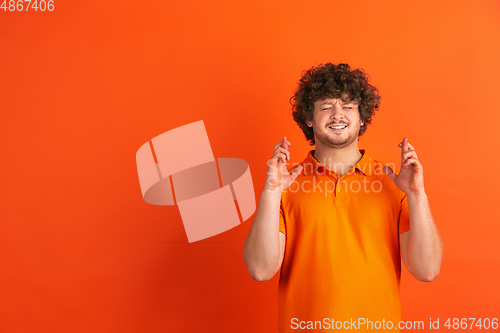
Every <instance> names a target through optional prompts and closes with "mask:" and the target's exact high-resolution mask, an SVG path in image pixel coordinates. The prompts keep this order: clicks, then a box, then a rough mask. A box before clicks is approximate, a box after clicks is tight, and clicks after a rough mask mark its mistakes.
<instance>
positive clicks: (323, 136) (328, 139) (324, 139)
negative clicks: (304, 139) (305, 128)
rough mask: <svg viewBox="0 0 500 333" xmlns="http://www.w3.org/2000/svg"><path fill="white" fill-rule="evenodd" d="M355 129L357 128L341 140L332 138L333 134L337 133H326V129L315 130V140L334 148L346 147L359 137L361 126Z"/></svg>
mask: <svg viewBox="0 0 500 333" xmlns="http://www.w3.org/2000/svg"><path fill="white" fill-rule="evenodd" d="M354 130H355V132H354V134H351V135H349V136H347V137H346V138H345V139H344V140H341V141H339V140H332V136H335V134H330V135H328V133H325V132H324V131H323V132H320V131H315V132H314V135H315V136H316V138H315V141H316V142H318V141H319V142H321V144H323V145H324V146H326V147H330V148H334V149H342V148H345V147H349V146H350V145H351V144H352V143H353V142H354V141H356V140H357V139H358V136H359V135H358V133H359V127H358V128H357V129H356V128H355V129H354ZM316 133H319V135H317V134H316Z"/></svg>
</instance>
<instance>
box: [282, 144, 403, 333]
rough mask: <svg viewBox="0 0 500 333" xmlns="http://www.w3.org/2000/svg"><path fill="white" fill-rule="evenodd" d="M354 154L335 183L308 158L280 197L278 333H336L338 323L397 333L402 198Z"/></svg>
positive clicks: (375, 167) (378, 170)
mask: <svg viewBox="0 0 500 333" xmlns="http://www.w3.org/2000/svg"><path fill="white" fill-rule="evenodd" d="M360 152H361V153H362V154H363V157H362V158H361V160H360V161H359V162H358V163H357V164H356V165H355V167H354V168H352V169H351V170H349V172H347V173H346V174H344V175H343V176H342V177H340V178H339V176H338V174H337V173H335V172H334V171H331V170H329V169H328V168H326V167H324V166H323V165H321V164H320V163H319V162H318V161H317V160H316V159H315V158H314V156H313V154H314V150H311V151H310V152H309V154H308V155H307V157H306V159H305V160H304V162H302V165H303V167H304V169H303V171H302V173H301V174H300V175H299V176H298V177H297V178H296V179H295V182H294V183H292V185H290V187H289V188H287V189H286V190H285V191H283V193H282V195H281V211H280V226H279V228H280V232H282V233H284V234H286V247H285V254H284V257H283V264H282V266H281V274H280V281H279V291H278V299H279V331H280V332H297V331H300V330H301V329H304V330H307V331H311V330H313V331H314V330H320V328H321V329H323V330H330V329H332V327H334V326H335V325H337V326H336V327H335V329H337V330H338V329H339V328H341V326H340V323H337V321H340V322H341V323H342V325H343V326H342V327H343V328H344V329H345V328H349V330H350V331H352V330H354V329H355V330H356V331H358V332H362V331H365V330H366V329H367V328H368V329H369V330H370V331H383V327H382V325H383V326H384V327H386V328H387V327H388V325H389V324H388V323H387V321H392V323H393V325H394V326H393V328H392V329H391V330H390V331H391V332H397V331H398V330H397V329H395V328H396V327H397V325H398V323H399V320H400V315H401V308H400V301H399V283H400V275H401V257H400V253H399V237H398V236H399V234H401V233H403V232H405V231H408V230H409V215H408V206H407V202H406V195H405V194H404V193H403V192H402V191H400V190H399V189H398V188H397V187H396V185H394V183H393V182H392V181H391V179H390V178H389V177H388V176H387V175H386V174H385V173H384V171H383V169H382V168H383V166H384V164H382V163H380V162H377V161H375V160H373V159H372V158H371V157H370V156H368V154H367V153H366V152H365V151H364V150H360ZM393 169H394V167H393ZM360 318H364V321H365V322H366V325H365V324H363V325H362V326H361V323H362V322H363V320H361V321H359V320H358V319H360ZM332 320H333V321H332ZM370 321H371V322H372V324H371V325H370ZM376 321H379V322H380V325H381V326H380V328H379V329H377V328H376V327H377V326H378V324H377V323H376ZM320 323H321V324H320ZM329 325H330V326H329ZM353 325H354V326H353ZM373 325H375V326H373ZM346 326H350V327H346ZM372 326H373V329H372Z"/></svg>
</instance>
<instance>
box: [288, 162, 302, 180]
mask: <svg viewBox="0 0 500 333" xmlns="http://www.w3.org/2000/svg"><path fill="white" fill-rule="evenodd" d="M301 172H302V165H300V164H299V165H297V166H296V167H295V168H294V169H293V170H292V173H291V174H290V176H292V178H293V179H295V178H297V176H298V175H300V173H301Z"/></svg>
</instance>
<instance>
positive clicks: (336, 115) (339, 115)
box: [330, 103, 344, 121]
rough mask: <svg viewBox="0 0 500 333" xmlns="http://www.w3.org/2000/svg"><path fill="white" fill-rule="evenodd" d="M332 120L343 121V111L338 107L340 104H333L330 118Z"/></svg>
mask: <svg viewBox="0 0 500 333" xmlns="http://www.w3.org/2000/svg"><path fill="white" fill-rule="evenodd" d="M330 118H331V119H332V120H335V121H340V120H341V119H344V109H343V108H342V106H341V105H340V103H335V104H334V105H333V108H332V114H331V116H330Z"/></svg>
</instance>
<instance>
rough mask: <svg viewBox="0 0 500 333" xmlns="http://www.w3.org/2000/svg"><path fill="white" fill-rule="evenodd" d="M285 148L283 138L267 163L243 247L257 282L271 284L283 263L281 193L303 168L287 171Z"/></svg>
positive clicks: (288, 158) (246, 260)
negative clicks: (280, 224)
mask: <svg viewBox="0 0 500 333" xmlns="http://www.w3.org/2000/svg"><path fill="white" fill-rule="evenodd" d="M288 145H291V143H290V142H289V141H288V140H287V139H286V137H283V140H282V141H280V142H278V143H277V144H276V145H275V146H274V155H273V157H272V158H271V159H270V160H269V163H268V170H267V179H266V185H265V186H264V190H263V191H262V193H261V195H260V201H259V206H258V208H257V213H256V214H255V219H254V221H253V224H252V228H251V229H250V233H249V234H248V237H247V239H246V241H245V246H244V247H243V260H244V261H245V264H246V266H247V269H248V273H249V274H250V276H251V277H252V279H254V280H256V281H267V280H270V279H271V278H272V277H273V276H274V275H275V274H276V272H277V271H278V270H279V268H280V267H281V263H282V262H283V254H284V252H285V244H286V236H285V234H283V233H281V232H279V218H280V203H281V193H282V192H283V190H285V189H286V188H287V187H288V186H290V184H291V183H292V182H293V181H294V180H295V178H296V177H297V176H298V175H299V174H300V172H301V171H302V166H299V167H297V168H295V169H294V170H293V171H292V173H289V172H288V170H287V169H286V161H287V160H290V153H289V151H288Z"/></svg>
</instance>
